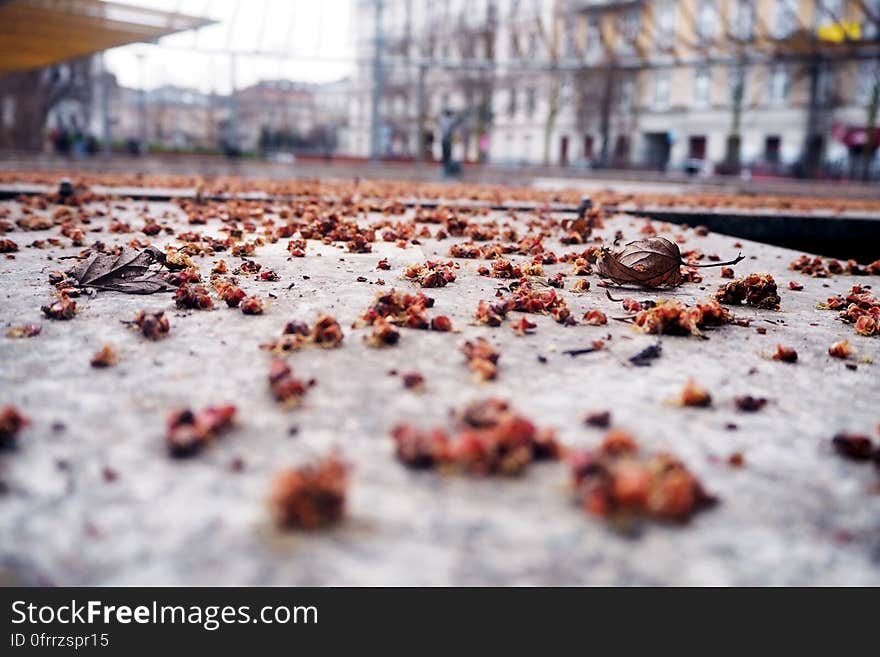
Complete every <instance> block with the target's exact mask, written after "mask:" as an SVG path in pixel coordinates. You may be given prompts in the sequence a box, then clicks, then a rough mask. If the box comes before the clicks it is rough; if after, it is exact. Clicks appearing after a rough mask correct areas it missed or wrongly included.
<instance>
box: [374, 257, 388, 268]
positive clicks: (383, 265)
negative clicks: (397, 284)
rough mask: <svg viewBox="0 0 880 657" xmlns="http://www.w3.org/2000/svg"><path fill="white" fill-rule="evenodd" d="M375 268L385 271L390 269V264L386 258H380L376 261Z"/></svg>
mask: <svg viewBox="0 0 880 657" xmlns="http://www.w3.org/2000/svg"><path fill="white" fill-rule="evenodd" d="M376 269H383V270H385V271H387V270H389V269H391V265H390V264H388V258H382V259H380V260H379V262H378V263H376Z"/></svg>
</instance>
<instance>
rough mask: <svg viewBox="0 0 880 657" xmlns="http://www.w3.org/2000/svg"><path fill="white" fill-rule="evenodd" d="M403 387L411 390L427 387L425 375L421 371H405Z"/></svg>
mask: <svg viewBox="0 0 880 657" xmlns="http://www.w3.org/2000/svg"><path fill="white" fill-rule="evenodd" d="M403 387H404V388H408V389H410V390H413V389H418V390H422V389H424V387H425V377H424V375H423V374H422V373H421V372H416V371H411V372H404V373H403Z"/></svg>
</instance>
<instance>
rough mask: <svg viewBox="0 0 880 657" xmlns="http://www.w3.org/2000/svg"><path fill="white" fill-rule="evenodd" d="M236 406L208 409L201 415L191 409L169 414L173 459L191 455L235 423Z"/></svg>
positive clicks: (166, 435) (166, 439)
mask: <svg viewBox="0 0 880 657" xmlns="http://www.w3.org/2000/svg"><path fill="white" fill-rule="evenodd" d="M235 412H236V408H235V406H233V405H231V404H227V405H224V406H208V407H207V408H204V409H203V410H201V411H199V412H198V413H195V412H193V411H192V410H191V409H189V408H184V409H180V410H176V411H172V412H171V413H169V415H168V422H167V426H168V430H167V433H166V434H165V443H166V445H167V447H168V451H169V453H170V454H171V456H174V457H185V456H192V455H194V454H197V453H198V452H199V451H201V450H202V449H203V448H204V447H206V446H207V445H208V443H210V442H211V441H212V440H213V439H214V438H215V437H216V436H218V435H219V434H220V433H223V432H224V431H227V430H229V429H230V428H231V427H232V426H233V424H234V422H235Z"/></svg>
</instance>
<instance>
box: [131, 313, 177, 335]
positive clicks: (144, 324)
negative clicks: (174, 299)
mask: <svg viewBox="0 0 880 657" xmlns="http://www.w3.org/2000/svg"><path fill="white" fill-rule="evenodd" d="M131 324H132V325H133V326H136V327H137V328H139V329H140V331H141V333H142V334H143V335H144V337H145V338H147V339H148V340H159V339H161V338H164V337H165V336H167V335H168V332H169V331H170V330H171V325H170V324H169V323H168V318H167V317H165V311H164V310H158V311H156V312H149V311H147V310H139V311H138V313H137V315H135V316H134V319H133V320H132V321H131Z"/></svg>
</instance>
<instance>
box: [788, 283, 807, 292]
mask: <svg viewBox="0 0 880 657" xmlns="http://www.w3.org/2000/svg"><path fill="white" fill-rule="evenodd" d="M788 289H789V290H794V291H795V292H800V291H801V290H803V289H804V284H803V283H799V282H798V281H789V282H788Z"/></svg>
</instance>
